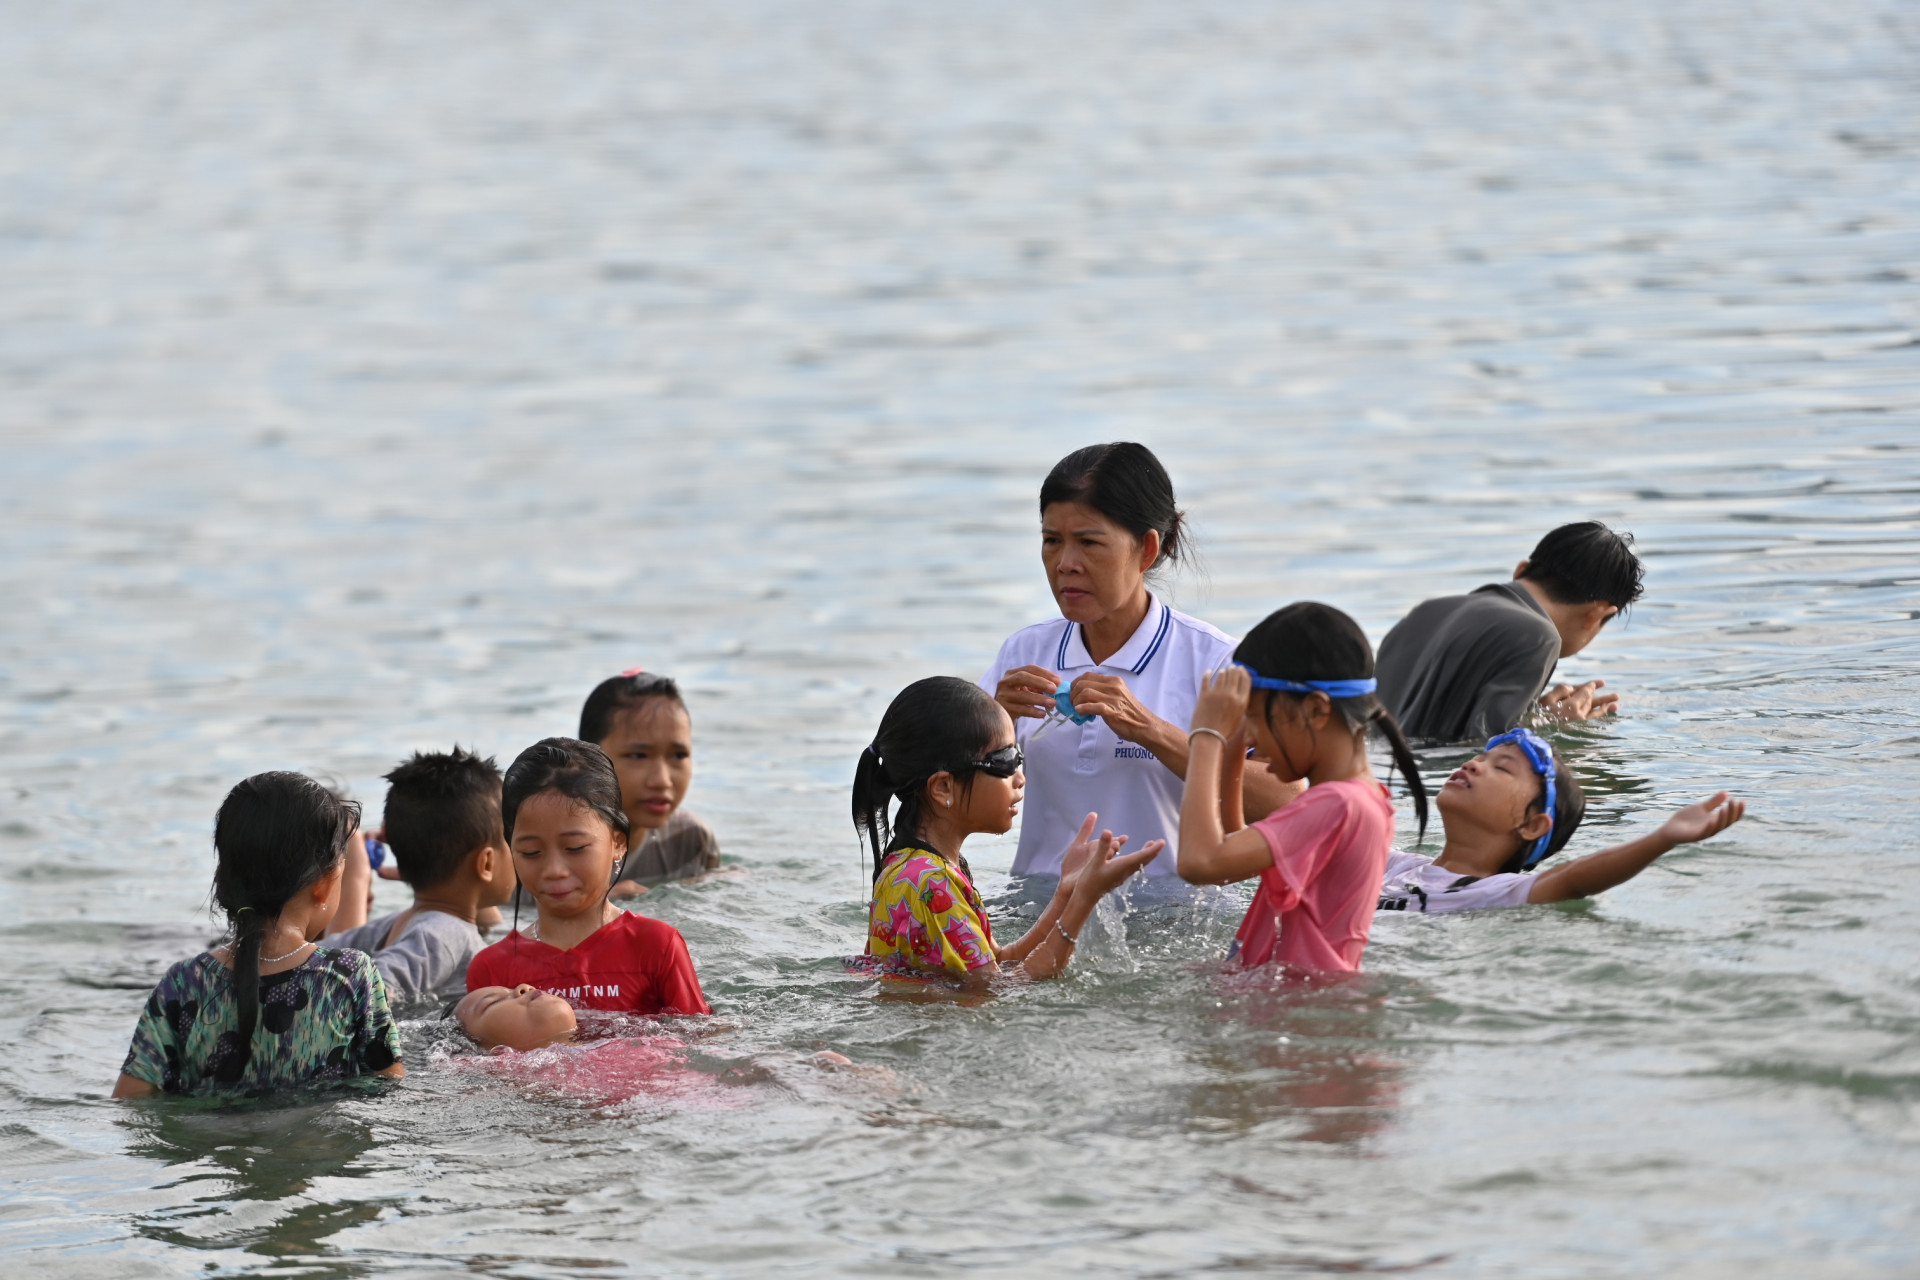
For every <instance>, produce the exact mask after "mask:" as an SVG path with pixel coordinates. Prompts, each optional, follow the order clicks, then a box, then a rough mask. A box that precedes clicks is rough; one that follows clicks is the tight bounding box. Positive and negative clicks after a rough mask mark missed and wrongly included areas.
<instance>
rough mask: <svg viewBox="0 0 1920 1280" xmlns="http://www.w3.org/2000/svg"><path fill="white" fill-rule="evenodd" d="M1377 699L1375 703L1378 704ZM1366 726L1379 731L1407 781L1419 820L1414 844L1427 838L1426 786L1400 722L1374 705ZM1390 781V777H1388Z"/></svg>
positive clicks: (1379, 706)
mask: <svg viewBox="0 0 1920 1280" xmlns="http://www.w3.org/2000/svg"><path fill="white" fill-rule="evenodd" d="M1378 701H1379V700H1378V699H1375V702H1376V703H1378ZM1367 724H1368V725H1369V726H1370V727H1372V728H1375V729H1378V730H1379V731H1380V736H1381V737H1383V738H1385V739H1386V740H1387V748H1388V749H1389V750H1390V751H1392V752H1393V763H1394V765H1395V766H1396V767H1397V768H1398V769H1399V770H1400V776H1401V777H1403V778H1405V779H1406V780H1407V790H1408V791H1410V792H1412V793H1413V812H1414V814H1415V816H1416V817H1418V818H1419V819H1420V836H1419V839H1418V840H1415V841H1414V843H1415V844H1418V843H1419V842H1420V841H1421V840H1425V839H1426V838H1427V784H1426V783H1425V782H1424V781H1422V780H1421V777H1420V764H1419V762H1418V761H1416V760H1415V759H1414V758H1413V749H1412V748H1411V747H1409V746H1408V745H1407V735H1406V734H1404V733H1402V732H1400V722H1399V721H1398V720H1395V719H1394V718H1393V712H1391V711H1389V710H1387V708H1386V707H1385V706H1384V705H1376V706H1375V707H1374V709H1373V711H1372V712H1371V713H1370V714H1369V715H1368V716H1367ZM1389 780H1391V775H1389Z"/></svg>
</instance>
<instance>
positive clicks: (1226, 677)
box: [1174, 666, 1273, 884]
mask: <svg viewBox="0 0 1920 1280" xmlns="http://www.w3.org/2000/svg"><path fill="white" fill-rule="evenodd" d="M1252 691H1253V684H1252V682H1251V681H1250V680H1249V679H1248V678H1247V673H1246V672H1245V671H1244V670H1242V669H1241V668H1239V667H1237V666H1235V667H1227V668H1225V669H1223V670H1221V671H1217V672H1215V673H1214V674H1213V675H1211V676H1206V677H1203V678H1202V680H1201V682H1200V697H1199V699H1198V700H1197V701H1196V702H1195V703H1194V707H1193V732H1192V734H1190V735H1189V736H1188V739H1187V743H1188V745H1187V789H1186V792H1185V794H1184V795H1183V796H1182V797H1181V800H1180V847H1179V849H1178V850H1176V851H1175V854H1174V857H1175V859H1176V861H1177V867H1176V870H1178V871H1179V873H1180V878H1181V879H1182V880H1185V881H1186V882H1187V883H1189V884H1228V883H1230V882H1232V881H1235V880H1245V879H1247V878H1248V877H1250V876H1257V875H1259V874H1260V873H1261V872H1262V871H1264V870H1266V869H1267V868H1268V867H1270V866H1272V865H1273V850H1272V849H1271V848H1269V847H1268V845H1267V840H1266V837H1265V836H1263V835H1261V834H1260V833H1259V832H1258V831H1255V830H1253V829H1252V828H1251V827H1247V826H1244V825H1238V824H1236V826H1237V829H1236V830H1234V831H1232V832H1229V831H1228V830H1227V824H1226V823H1225V822H1224V821H1223V820H1222V817H1221V809H1222V808H1223V806H1222V804H1221V792H1222V781H1221V779H1222V775H1223V774H1225V773H1227V772H1228V770H1229V767H1230V766H1229V762H1228V756H1229V755H1231V754H1235V753H1237V757H1238V758H1237V760H1236V761H1234V763H1235V764H1237V765H1238V767H1239V768H1241V769H1244V768H1245V767H1246V747H1245V745H1244V739H1243V738H1242V737H1241V728H1242V726H1243V725H1244V724H1245V723H1246V717H1247V697H1248V695H1249V694H1251V693H1252Z"/></svg>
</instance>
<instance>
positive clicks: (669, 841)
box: [613, 809, 720, 889]
mask: <svg viewBox="0 0 1920 1280" xmlns="http://www.w3.org/2000/svg"><path fill="white" fill-rule="evenodd" d="M719 866H720V841H719V838H718V837H716V836H715V835H714V834H713V828H712V827H710V826H708V825H707V824H706V822H705V820H703V819H702V818H701V817H700V816H699V815H698V814H694V813H689V812H688V811H687V810H685V809H676V810H674V813H673V816H672V817H671V818H668V819H667V823H666V825H665V826H663V827H653V828H651V829H650V830H648V832H647V834H646V838H645V839H643V840H641V841H640V843H639V844H637V845H635V846H634V848H633V849H632V850H631V851H630V852H629V853H628V854H627V857H626V861H624V862H622V863H621V864H620V871H619V874H617V875H615V876H614V878H613V879H614V883H615V884H618V883H619V882H620V881H622V880H633V881H637V882H638V883H640V884H643V885H645V886H646V887H647V888H649V889H651V888H653V886H655V885H657V884H665V883H666V882H667V881H669V880H691V879H692V878H693V877H695V876H698V875H704V874H706V873H707V872H709V871H714V870H717V869H718V868H719Z"/></svg>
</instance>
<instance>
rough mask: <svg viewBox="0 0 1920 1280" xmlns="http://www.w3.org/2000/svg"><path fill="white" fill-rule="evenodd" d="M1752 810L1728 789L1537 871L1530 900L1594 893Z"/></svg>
mask: <svg viewBox="0 0 1920 1280" xmlns="http://www.w3.org/2000/svg"><path fill="white" fill-rule="evenodd" d="M1746 812H1747V802H1746V801H1744V800H1735V799H1732V798H1731V797H1729V796H1728V795H1727V793H1726V792H1724V791H1719V792H1715V793H1714V795H1713V796H1712V797H1711V798H1709V799H1706V800H1702V801H1701V802H1700V803H1699V804H1690V805H1688V806H1687V807H1686V808H1684V809H1682V810H1680V811H1679V812H1678V813H1676V814H1674V815H1673V816H1672V817H1671V818H1668V819H1667V820H1666V821H1665V822H1663V823H1661V824H1660V829H1659V830H1658V831H1655V832H1654V833H1653V834H1652V835H1646V836H1641V837H1640V838H1639V839H1638V840H1629V841H1627V843H1625V844H1617V845H1615V846H1613V848H1611V849H1602V850H1601V851H1600V852H1599V853H1592V854H1588V855H1587V856H1586V857H1584V858H1576V859H1574V860H1573V861H1572V862H1569V863H1567V864H1566V865H1565V866H1561V867H1555V868H1554V869H1553V870H1551V871H1543V872H1541V873H1540V874H1539V875H1538V876H1535V877H1534V881H1533V888H1532V889H1530V890H1528V892H1527V901H1528V902H1565V901H1566V900H1567V899H1569V898H1590V897H1592V896H1593V895H1594V894H1596V893H1601V892H1604V891H1605V890H1608V889H1611V888H1613V886H1615V885H1617V884H1625V883H1626V882H1627V881H1629V880H1631V879H1633V878H1634V877H1635V876H1637V875H1639V874H1640V873H1641V872H1642V871H1645V870H1646V869H1647V868H1648V867H1650V866H1652V865H1653V863H1654V860H1655V859H1657V858H1659V857H1660V855H1662V854H1664V853H1666V852H1667V851H1668V850H1670V849H1672V848H1673V847H1674V846H1676V845H1682V844H1693V843H1695V842H1697V841H1700V840H1705V839H1706V838H1707V837H1708V836H1712V835H1717V834H1719V833H1720V832H1722V831H1725V830H1726V829H1727V828H1728V827H1730V826H1732V825H1733V824H1734V823H1736V822H1738V821H1740V819H1741V818H1742V817H1743V816H1745V814H1746Z"/></svg>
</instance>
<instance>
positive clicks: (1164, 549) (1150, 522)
mask: <svg viewBox="0 0 1920 1280" xmlns="http://www.w3.org/2000/svg"><path fill="white" fill-rule="evenodd" d="M1056 502H1077V503H1079V504H1080V505H1081V506H1084V507H1091V508H1092V509H1093V510H1095V511H1098V512H1099V513H1100V514H1101V515H1103V516H1105V517H1106V518H1107V519H1109V520H1111V521H1113V522H1114V523H1115V524H1117V525H1119V526H1120V527H1121V528H1122V529H1125V530H1126V531H1127V532H1128V533H1130V534H1132V535H1133V536H1134V537H1135V538H1138V539H1139V540H1140V541H1142V542H1145V541H1146V538H1147V531H1148V530H1152V531H1153V532H1155V533H1157V534H1159V535H1160V557H1159V559H1157V560H1155V561H1154V562H1153V567H1154V568H1156V569H1157V568H1159V567H1160V566H1162V565H1168V564H1178V563H1180V562H1182V561H1183V560H1185V559H1186V554H1187V546H1186V536H1185V535H1186V530H1187V517H1186V513H1185V512H1183V511H1181V510H1180V509H1179V508H1178V507H1176V506H1174V504H1173V480H1172V478H1171V477H1169V476H1168V475H1167V469H1166V468H1165V467H1163V466H1161V465H1160V459H1158V458H1156V457H1154V456H1153V450H1151V449H1149V448H1147V446H1145V445H1143V444H1133V443H1130V442H1127V441H1121V442H1117V443H1114V444H1090V445H1088V446H1087V447H1086V448H1084V449H1075V450H1074V451H1073V452H1072V453H1070V454H1068V455H1067V456H1066V457H1064V458H1062V459H1060V461H1059V462H1057V463H1055V464H1054V467H1053V470H1052V471H1050V472H1048V473H1047V478H1046V482H1045V483H1043V484H1042V485H1041V486H1040V514H1041V515H1042V516H1044V515H1046V512H1047V508H1048V507H1050V506H1052V505H1053V504H1054V503H1056Z"/></svg>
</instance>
